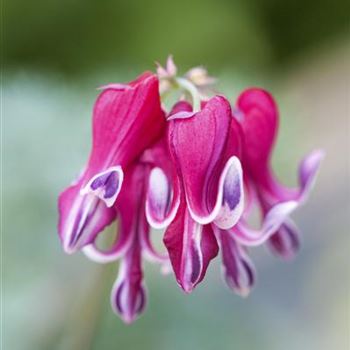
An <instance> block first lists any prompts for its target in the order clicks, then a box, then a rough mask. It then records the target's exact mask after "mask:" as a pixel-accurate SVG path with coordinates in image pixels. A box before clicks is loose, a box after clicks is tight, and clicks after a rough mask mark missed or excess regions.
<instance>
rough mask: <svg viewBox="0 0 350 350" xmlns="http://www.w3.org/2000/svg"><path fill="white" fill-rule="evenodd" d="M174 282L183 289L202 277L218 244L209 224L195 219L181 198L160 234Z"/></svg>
mask: <svg viewBox="0 0 350 350" xmlns="http://www.w3.org/2000/svg"><path fill="white" fill-rule="evenodd" d="M164 244H165V246H166V247H167V249H168V252H169V256H170V260H171V263H172V266H173V270H174V272H175V276H176V279H177V282H178V283H179V284H180V286H181V287H182V289H183V290H184V291H185V292H186V293H190V292H191V291H192V290H193V288H194V287H195V286H196V285H197V284H198V283H199V282H201V281H202V279H203V278H204V275H205V273H206V270H207V267H208V265H209V262H210V260H211V259H213V258H215V256H216V255H217V253H218V245H217V243H216V239H215V236H214V234H213V231H212V228H211V226H210V225H206V226H203V225H200V224H198V223H197V222H195V221H194V220H193V219H192V218H191V215H190V213H189V211H188V210H187V208H186V204H185V202H184V200H182V201H181V203H180V207H179V210H178V212H177V215H176V218H175V220H174V221H173V222H172V223H171V224H170V225H169V227H168V229H167V230H166V232H165V235H164Z"/></svg>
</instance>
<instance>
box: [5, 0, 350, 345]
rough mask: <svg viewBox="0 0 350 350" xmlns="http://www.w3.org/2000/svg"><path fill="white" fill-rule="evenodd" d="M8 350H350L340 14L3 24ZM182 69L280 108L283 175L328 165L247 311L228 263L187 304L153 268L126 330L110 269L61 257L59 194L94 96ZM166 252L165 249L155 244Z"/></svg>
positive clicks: (313, 8) (231, 13)
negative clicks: (172, 66) (141, 308)
mask: <svg viewBox="0 0 350 350" xmlns="http://www.w3.org/2000/svg"><path fill="white" fill-rule="evenodd" d="M3 10H4V11H3V18H4V23H3V29H4V31H3V39H4V41H3V48H4V50H3V59H4V65H3V66H4V79H3V85H2V98H3V104H2V116H3V131H2V133H3V150H2V152H3V164H2V165H3V223H2V228H3V230H2V233H3V247H2V251H3V266H2V267H3V273H4V274H3V306H4V309H3V339H2V341H3V348H4V349H6V350H41V349H48V350H51V349H52V350H55V349H61V350H63V349H64V350H71V349H74V350H80V349H84V350H85V349H94V350H95V349H144V350H148V349H150V350H158V349H159V350H163V349H166V350H177V349H182V350H193V349H194V350H197V349H201V350H211V349H215V350H221V349H222V350H226V349H227V350H232V349H237V350H241V349H242V350H245V349H259V350H295V349H297V350H313V349H317V350H329V349H332V350H333V349H335V350H345V349H348V348H349V310H350V309H349V306H350V305H349V295H350V294H349V247H350V245H349V243H350V242H349V224H350V223H349V209H350V208H349V124H350V122H349V117H350V115H349V114H350V113H349V112H350V111H349V100H348V99H349V92H350V91H349V81H350V77H349V71H350V65H349V62H350V60H349V59H350V46H349V40H348V19H349V18H348V17H349V16H348V14H349V3H348V2H347V1H345V0H344V1H332V2H331V1H328V0H320V1H317V2H316V1H312V0H306V1H301V0H300V1H299V0H297V1H290V2H289V1H287V2H286V1H277V0H266V1H258V0H256V1H253V0H250V1H229V0H226V1H224V0H223V1H214V0H213V1H209V0H207V1H204V0H202V1H199V0H195V1H183V0H180V1H176V2H164V1H160V0H159V1H156V0H150V1H135V0H131V1H111V0H102V1H92V0H88V1H83V0H74V1H66V0H64V1H36V2H25V1H22V0H12V1H9V0H7V1H6V0H5V2H4V9H3ZM168 53H172V54H174V57H175V60H176V61H177V62H178V65H179V69H180V71H182V72H185V70H187V69H188V68H190V67H191V66H192V65H198V64H203V65H205V66H206V67H207V68H208V69H209V71H210V72H211V73H212V74H213V75H216V76H217V77H218V78H219V90H221V91H222V92H224V93H225V94H227V96H228V98H230V100H231V101H232V102H233V101H234V100H235V98H236V97H237V94H238V93H239V91H240V90H241V89H243V88H245V87H247V86H252V85H254V86H256V85H258V86H263V87H266V88H268V89H270V90H271V91H272V92H273V94H274V95H275V96H276V97H277V100H278V102H279V104H280V110H281V131H280V136H279V139H278V145H277V149H276V153H275V156H274V164H275V166H276V169H277V172H278V174H279V175H280V177H281V179H282V180H283V181H284V182H285V183H288V184H294V183H295V181H296V169H297V163H298V160H299V159H301V157H302V156H303V155H304V154H305V153H307V152H309V151H311V150H312V149H314V148H319V147H322V148H324V149H325V151H326V154H327V156H326V159H325V161H324V163H323V165H322V169H321V173H320V176H319V180H318V182H317V185H316V188H315V190H314V192H313V193H312V196H311V198H310V200H309V201H308V202H307V204H306V205H305V206H304V207H303V208H300V209H299V210H298V211H297V212H296V213H295V214H293V217H294V218H295V220H296V221H297V223H298V225H299V227H300V229H301V230H302V232H303V248H302V250H301V252H300V254H299V255H298V257H297V259H296V260H295V261H294V262H290V263H285V262H281V261H279V260H278V259H276V258H275V257H272V256H271V255H269V253H268V252H267V250H266V249H265V248H264V247H261V248H259V249H255V250H254V252H253V256H254V260H255V262H256V266H257V270H258V281H257V285H256V288H255V289H254V290H253V292H252V294H251V295H250V296H249V297H248V298H247V299H241V298H239V297H237V296H236V295H234V294H232V293H231V292H230V291H229V290H228V289H227V287H226V286H225V285H224V284H223V283H222V281H221V276H220V267H219V261H218V260H217V261H216V263H214V264H213V265H212V266H211V267H210V269H209V272H208V276H207V278H206V280H205V282H203V283H202V284H201V285H200V286H199V287H198V289H197V290H195V292H194V293H193V294H192V295H189V296H188V295H185V294H183V293H182V292H181V290H180V289H179V288H178V286H177V285H176V283H175V281H174V278H173V277H172V276H161V275H160V273H159V269H158V267H157V266H153V265H150V264H148V263H146V282H147V285H148V290H149V305H148V307H147V310H146V312H145V314H144V315H143V316H142V317H141V318H140V319H139V320H138V321H137V322H136V323H135V324H133V325H132V326H125V325H124V324H123V323H122V322H121V321H120V320H119V318H118V317H116V316H115V315H114V314H113V313H112V311H111V308H110V305H109V292H110V288H111V285H112V283H113V280H114V278H115V275H116V268H117V266H115V265H114V264H111V265H108V266H99V265H97V264H94V263H92V262H89V261H88V260H87V259H86V258H85V257H84V256H83V255H82V254H77V255H74V256H67V255H65V254H64V253H63V252H62V249H61V247H60V244H59V241H58V237H57V233H56V222H57V209H56V200H57V195H58V193H59V192H60V191H61V190H62V188H64V187H65V186H66V185H67V184H68V183H69V182H70V181H71V179H73V178H74V176H75V175H76V174H77V173H78V172H79V170H80V169H81V168H82V166H83V164H84V161H85V160H86V157H87V154H88V151H89V147H90V117H91V108H92V105H93V102H94V99H95V97H96V95H97V91H96V89H95V88H96V87H97V86H99V85H101V84H105V83H108V82H123V81H127V80H129V79H132V78H134V77H135V75H137V74H139V73H140V72H141V71H142V70H143V69H154V64H153V62H154V61H155V60H159V61H164V60H165V58H166V56H167V54H168ZM154 236H155V239H156V240H157V241H158V244H159V245H160V242H161V239H160V233H155V235H154Z"/></svg>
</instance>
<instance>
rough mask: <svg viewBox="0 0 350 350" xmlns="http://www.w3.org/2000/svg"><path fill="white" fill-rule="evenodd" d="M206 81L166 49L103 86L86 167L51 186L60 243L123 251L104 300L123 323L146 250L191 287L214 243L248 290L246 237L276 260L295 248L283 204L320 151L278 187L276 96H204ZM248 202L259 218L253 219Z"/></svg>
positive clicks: (302, 187)
mask: <svg viewBox="0 0 350 350" xmlns="http://www.w3.org/2000/svg"><path fill="white" fill-rule="evenodd" d="M213 83H214V79H213V78H211V77H209V76H208V74H207V72H206V70H205V69H204V68H201V67H199V68H194V69H191V70H190V71H189V72H188V73H187V74H186V75H185V76H183V77H178V75H177V68H176V66H175V64H174V62H173V61H172V59H171V58H169V59H168V61H167V64H166V66H165V67H162V66H160V65H158V69H157V73H156V74H153V73H150V72H146V73H144V74H143V75H141V76H140V77H139V78H137V79H136V80H135V81H132V82H130V83H128V84H110V85H106V86H103V87H102V88H101V90H102V91H101V93H100V95H99V96H98V98H97V101H96V103H95V105H94V109H93V116H92V117H93V125H92V129H93V130H92V136H93V137H92V149H91V153H90V157H89V159H88V162H87V165H86V167H85V169H84V170H83V172H82V173H81V175H80V176H79V178H78V179H77V180H76V181H75V182H74V183H73V184H71V185H70V186H69V187H68V188H66V189H65V190H64V191H63V192H62V193H61V195H60V196H59V204H58V205H59V223H58V230H59V236H60V239H61V242H62V245H63V249H64V250H65V252H67V253H74V252H77V251H80V250H82V251H83V252H84V253H85V254H86V255H87V256H88V257H89V258H90V259H92V260H94V261H97V262H100V263H107V262H111V261H115V260H120V264H119V272H118V276H117V279H116V282H115V284H114V286H113V289H112V293H111V303H112V307H113V310H114V311H115V312H116V313H117V314H119V315H120V316H121V318H122V319H123V320H124V321H125V322H126V323H130V322H132V321H133V320H134V319H135V318H136V317H137V316H138V315H139V314H140V313H141V312H142V311H143V309H144V307H145V304H146V292H145V285H144V279H143V267H142V265H143V258H148V259H150V260H151V261H154V262H157V263H159V264H165V266H166V265H167V264H169V261H170V263H171V266H172V270H173V272H174V275H175V277H176V280H177V282H178V284H179V285H180V286H181V288H182V289H183V290H184V291H185V292H187V293H189V292H191V291H192V290H193V288H195V287H196V285H197V284H198V283H200V282H201V281H202V280H203V278H204V276H205V274H206V270H207V268H208V265H209V263H210V262H211V260H212V259H214V258H215V257H216V256H217V255H218V253H219V251H220V254H221V259H222V267H223V275H224V278H225V281H226V282H227V284H228V286H229V287H230V288H231V289H233V290H234V291H235V292H236V293H238V294H240V295H247V294H248V292H249V291H250V290H251V288H252V286H253V285H254V280H255V270H254V265H253V263H252V261H251V260H250V257H249V249H251V247H253V246H259V245H262V244H267V246H268V247H269V248H270V249H271V250H272V252H273V253H275V254H277V255H279V256H281V257H283V258H290V257H293V256H294V254H295V253H296V251H297V250H298V248H299V244H300V241H299V233H298V230H297V228H296V226H295V224H294V223H293V222H292V220H291V219H290V214H291V213H292V211H293V210H294V209H295V208H297V207H298V206H299V205H300V204H302V203H303V202H304V201H305V199H306V197H307V195H308V193H309V191H310V189H311V187H312V185H313V183H314V180H315V177H316V173H317V171H318V168H319V165H320V162H321V159H322V157H323V153H322V151H314V152H312V153H311V154H310V155H308V156H307V157H305V159H304V160H303V161H302V162H301V164H300V167H299V186H298V187H297V188H287V187H285V186H283V185H282V184H280V183H279V182H278V181H277V179H276V177H275V175H274V173H273V171H272V168H271V162H270V160H271V153H272V149H273V145H274V142H275V139H276V136H277V131H278V109H277V106H276V103H275V101H274V99H273V97H272V96H271V95H270V94H269V93H268V92H266V91H264V90H262V89H258V88H250V89H247V90H245V91H244V92H243V93H241V95H240V96H239V97H238V99H237V101H236V103H235V104H234V105H231V103H230V101H229V100H228V99H227V98H226V97H224V96H222V95H215V96H213V97H211V98H209V97H208V91H210V88H211V86H212V84H213ZM174 90H178V91H180V92H181V97H180V98H179V100H178V101H177V102H176V103H175V105H174V106H173V107H172V109H171V110H170V111H166V110H165V107H164V105H163V104H162V102H163V100H164V99H165V96H167V95H168V94H169V93H171V92H172V91H174ZM254 206H258V207H259V209H260V212H261V223H260V227H259V228H252V227H251V226H250V221H251V220H250V217H251V215H252V214H251V212H252V208H253V207H254ZM115 220H117V223H118V225H117V226H118V234H117V235H116V238H115V241H114V242H113V243H112V244H111V246H110V247H109V248H108V249H104V250H102V249H101V248H99V247H98V245H97V238H98V236H99V234H100V233H101V231H103V230H104V228H105V227H106V226H108V225H110V224H111V223H112V222H113V221H115ZM151 228H155V229H164V238H163V241H164V244H165V247H166V250H167V254H166V255H162V254H159V253H157V252H156V251H155V249H154V248H153V247H152V244H151V239H150V232H151Z"/></svg>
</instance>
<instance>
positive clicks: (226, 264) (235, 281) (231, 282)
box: [216, 230, 255, 296]
mask: <svg viewBox="0 0 350 350" xmlns="http://www.w3.org/2000/svg"><path fill="white" fill-rule="evenodd" d="M216 232H217V235H218V236H219V242H220V248H221V253H222V261H223V274H224V278H225V281H226V283H227V285H228V286H229V288H231V289H232V290H233V291H234V292H236V293H237V294H239V295H241V296H247V295H248V294H249V292H250V290H251V289H252V287H253V285H254V282H255V268H254V265H253V263H252V261H251V260H250V258H249V256H248V254H247V253H246V251H245V249H244V248H243V247H241V246H240V245H239V244H238V243H237V242H236V241H235V239H234V238H232V236H231V235H230V234H228V233H227V232H226V231H224V230H217V231H216Z"/></svg>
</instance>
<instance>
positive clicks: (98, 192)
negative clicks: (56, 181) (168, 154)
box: [59, 73, 165, 253]
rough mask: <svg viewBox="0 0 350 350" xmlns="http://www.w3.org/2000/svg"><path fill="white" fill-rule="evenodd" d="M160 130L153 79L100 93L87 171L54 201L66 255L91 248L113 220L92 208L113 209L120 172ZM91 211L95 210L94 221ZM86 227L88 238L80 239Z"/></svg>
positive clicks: (105, 212)
mask: <svg viewBox="0 0 350 350" xmlns="http://www.w3.org/2000/svg"><path fill="white" fill-rule="evenodd" d="M164 127H165V117H164V113H163V111H162V110H161V107H160V100H159V93H158V80H157V78H156V76H155V75H152V74H151V73H145V74H144V75H143V76H141V77H140V78H139V79H137V80H136V81H134V82H131V83H129V84H128V85H127V86H126V87H125V88H123V87H122V86H119V85H118V87H117V88H116V87H115V86H114V85H109V86H107V87H105V89H104V90H103V92H102V93H101V94H100V96H99V97H98V99H97V101H96V103H95V106H94V112H93V146H92V151H91V154H90V158H89V162H88V165H87V167H86V168H85V171H84V173H83V174H82V176H81V177H80V179H79V181H78V182H77V183H76V184H74V185H72V186H70V187H69V188H67V189H66V190H65V191H64V192H63V193H62V194H61V195H60V198H59V234H60V237H61V240H62V243H63V246H64V249H65V251H66V252H70V253H72V252H74V251H76V250H78V249H80V248H81V247H83V246H84V245H87V244H89V243H91V242H92V241H93V239H94V236H95V235H96V234H97V233H98V232H99V231H101V230H102V229H103V228H104V227H105V226H106V225H108V224H109V223H110V222H111V221H112V220H113V218H112V214H111V213H113V211H109V210H106V209H101V208H102V206H101V205H100V204H98V203H100V202H101V199H102V201H104V202H105V203H103V202H101V203H102V204H103V205H106V204H107V206H112V205H113V203H114V201H115V199H116V198H117V196H118V193H119V191H120V188H121V184H122V181H123V173H124V171H125V170H126V169H127V167H128V166H129V165H130V164H131V163H132V162H133V161H134V160H135V159H136V158H137V157H138V156H139V155H140V153H141V152H142V151H143V150H144V148H145V147H148V146H149V145H151V144H152V143H153V142H155V141H156V140H157V138H159V137H160V134H161V133H162V131H163V130H164ZM145 129H146V130H148V132H147V133H145V132H144V130H145ZM93 197H96V200H93V199H92V198H93ZM91 202H92V203H93V204H91ZM95 206H96V207H98V208H100V209H99V210H98V211H97V212H98V213H99V215H98V217H96V218H95V213H96V210H94V209H93V208H95ZM87 219H89V222H86V220H87ZM88 224H89V225H88ZM87 226H89V229H88V230H87V231H88V232H87V233H86V232H84V234H83V233H82V230H83V229H85V228H86V227H87ZM92 226H94V227H92Z"/></svg>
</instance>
